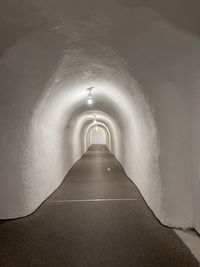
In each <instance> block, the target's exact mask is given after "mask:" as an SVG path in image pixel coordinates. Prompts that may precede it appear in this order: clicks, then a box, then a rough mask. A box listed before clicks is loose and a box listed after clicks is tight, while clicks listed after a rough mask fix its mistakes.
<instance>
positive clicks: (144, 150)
mask: <svg viewBox="0 0 200 267" xmlns="http://www.w3.org/2000/svg"><path fill="white" fill-rule="evenodd" d="M179 7H180V8H179ZM13 10H15V11H16V12H13ZM174 10H178V12H174ZM198 10H199V1H197V0H191V1H189V2H188V1H185V0H182V1H180V0H174V1H156V0H152V1H148V2H147V1H140V2H138V1H130V0H115V1H114V0H113V1H111V0H102V1H101V3H100V2H99V1H95V0H94V1H92V3H91V1H89V0H86V1H84V2H83V1H80V0H75V1H71V0H70V1H64V0H57V1H55V0H49V1H48V2H47V1H42V2H41V1H40V2H38V1H27V2H22V1H13V0H12V1H11V0H8V1H7V2H6V6H2V8H1V9H0V12H1V13H2V14H1V16H0V18H1V25H2V27H1V29H0V31H1V36H4V37H5V38H2V41H1V48H0V76H1V79H0V129H1V132H0V136H1V143H0V145H1V150H0V217H1V218H14V217H19V216H25V215H27V214H29V213H31V212H32V211H34V210H35V209H36V208H37V207H38V206H39V205H40V204H41V202H42V201H43V200H45V198H46V197H47V196H48V195H49V194H50V193H51V192H53V191H54V190H55V189H56V188H57V187H58V186H59V185H60V183H61V182H62V180H63V178H64V176H65V175H66V173H67V171H68V170H69V168H70V167H71V166H72V165H73V163H74V162H75V161H76V160H77V159H78V158H80V157H81V155H82V152H83V151H84V144H83V143H81V142H80V145H81V146H82V147H80V146H79V148H78V145H75V142H77V140H78V139H76V140H75V138H74V136H77V137H80V136H79V134H76V130H75V128H74V127H76V126H75V124H74V125H73V119H72V118H73V117H74V116H75V117H76V115H77V114H81V113H82V112H86V111H87V110H88V107H86V105H85V99H86V97H87V94H86V88H87V87H90V86H95V98H96V102H95V105H94V107H93V109H94V110H100V111H103V112H105V113H106V114H109V116H111V117H112V118H113V120H114V121H116V124H117V125H118V127H119V129H120V137H119V138H118V142H119V143H118V145H117V146H116V144H113V150H114V152H113V153H114V154H115V155H116V157H117V158H118V159H119V160H120V162H121V163H122V165H123V167H124V169H125V171H126V172H127V174H128V176H129V177H130V178H131V179H132V180H133V181H134V182H135V183H136V185H137V186H138V188H139V189H140V191H141V193H142V194H143V196H144V198H145V200H146V201H147V203H148V205H149V206H150V207H151V209H152V210H153V211H154V213H155V214H156V216H157V217H158V218H159V219H160V220H161V221H162V222H163V223H165V224H167V225H169V226H178V227H193V226H195V228H196V229H198V230H199V229H200V219H199V205H198V203H199V201H200V199H199V195H200V194H199V176H200V175H199V155H200V153H199V149H198V143H199V140H198V136H199V129H198V125H199V123H198V117H199V108H198V96H199V93H198V86H199V83H198V77H199V62H200V40H199V39H200V37H199V25H200V23H199V14H198ZM11 14H12V17H11ZM135 80H137V81H138V82H139V84H140V86H138V83H137V82H135ZM194 87H195V90H194ZM194 91H195V92H194ZM194 102H195V105H194V107H193V104H194ZM113 127H114V126H113ZM81 131H84V130H81ZM110 131H111V130H110ZM112 140H113V139H112ZM116 140H117V139H116ZM119 140H120V141H119Z"/></svg>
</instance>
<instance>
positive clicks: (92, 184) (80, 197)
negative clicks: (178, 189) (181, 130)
mask: <svg viewBox="0 0 200 267" xmlns="http://www.w3.org/2000/svg"><path fill="white" fill-rule="evenodd" d="M0 236H1V242H0V253H1V257H0V266H1V267H7V266H15V267H27V266H38V267H40V266H41V267H43V266H44V267H46V266H48V267H51V266H52V267H53V266H63V267H66V266H73V267H76V266H77V267H78V266H87V267H89V266H91V267H92V266H105V267H112V266H113V267H117V266H119V267H121V266H126V267H128V266H142V267H151V266H152V267H160V266H163V267H172V266H176V267H197V266H199V263H198V262H197V260H196V259H195V258H194V256H192V254H191V252H190V251H189V249H188V248H187V247H186V246H185V245H184V244H183V243H182V241H181V240H180V239H179V238H178V236H177V235H176V234H175V233H174V231H173V230H172V229H169V228H166V227H164V226H162V225H161V224H160V223H159V222H158V221H157V219H156V218H155V216H154V215H153V214H152V212H151V211H150V209H149V208H148V207H147V205H146V204H145V202H144V200H143V198H142V196H141V194H140V193H139V191H138V189H137V188H136V186H135V185H134V184H133V183H132V182H131V181H130V179H129V178H128V177H127V176H126V174H125V173H124V170H123V168H122V166H121V165H120V163H119V162H118V161H117V160H116V159H115V157H114V156H113V155H112V154H111V153H110V152H109V151H108V149H107V148H106V146H103V145H93V146H91V147H90V148H89V150H88V151H87V152H86V153H85V154H84V156H83V157H82V158H81V159H80V160H79V161H78V162H77V163H76V164H75V165H74V166H73V168H72V169H71V170H70V171H69V173H68V175H67V176H66V178H65V180H64V181H63V183H62V184H61V186H60V187H59V188H58V189H57V190H56V191H55V192H54V193H53V194H52V195H51V196H50V197H49V198H48V199H47V200H46V201H45V202H44V203H43V204H42V205H41V206H40V207H39V209H38V210H37V212H35V213H34V214H33V215H31V216H28V217H26V218H22V219H18V220H11V221H5V222H1V224H0ZM25 244H26V245H25Z"/></svg>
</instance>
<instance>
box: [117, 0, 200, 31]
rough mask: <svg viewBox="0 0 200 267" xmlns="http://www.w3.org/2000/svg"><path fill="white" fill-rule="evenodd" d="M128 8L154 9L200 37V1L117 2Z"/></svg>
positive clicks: (153, 0)
mask: <svg viewBox="0 0 200 267" xmlns="http://www.w3.org/2000/svg"><path fill="white" fill-rule="evenodd" d="M116 2H118V3H120V4H121V5H126V6H128V7H133V8H135V7H144V8H146V7H147V8H153V9H155V10H157V12H158V13H159V14H160V15H161V16H162V17H165V19H167V20H168V21H169V22H170V23H172V24H174V26H176V27H179V28H181V29H182V30H184V31H187V32H189V33H192V34H195V35H198V36H200V27H199V25H200V15H199V10H200V1H199V0H190V1H188V0H169V1H166V0H136V1H133V0H116Z"/></svg>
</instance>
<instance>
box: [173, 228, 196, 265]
mask: <svg viewBox="0 0 200 267" xmlns="http://www.w3.org/2000/svg"><path fill="white" fill-rule="evenodd" d="M175 232H176V234H177V235H178V236H179V237H180V238H181V239H182V241H183V242H184V243H185V245H186V246H187V247H188V248H189V249H190V251H191V252H192V254H193V255H194V256H195V258H196V259H197V260H198V261H199V262H200V236H199V235H198V234H197V233H196V232H195V231H190V230H187V231H183V230H175Z"/></svg>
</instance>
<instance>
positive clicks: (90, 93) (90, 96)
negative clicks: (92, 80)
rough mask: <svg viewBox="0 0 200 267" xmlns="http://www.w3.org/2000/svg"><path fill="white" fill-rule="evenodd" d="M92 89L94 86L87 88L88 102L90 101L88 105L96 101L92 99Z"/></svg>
mask: <svg viewBox="0 0 200 267" xmlns="http://www.w3.org/2000/svg"><path fill="white" fill-rule="evenodd" d="M92 89H94V87H89V88H87V91H88V97H87V103H88V105H92V104H93V102H94V101H93V99H92Z"/></svg>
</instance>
